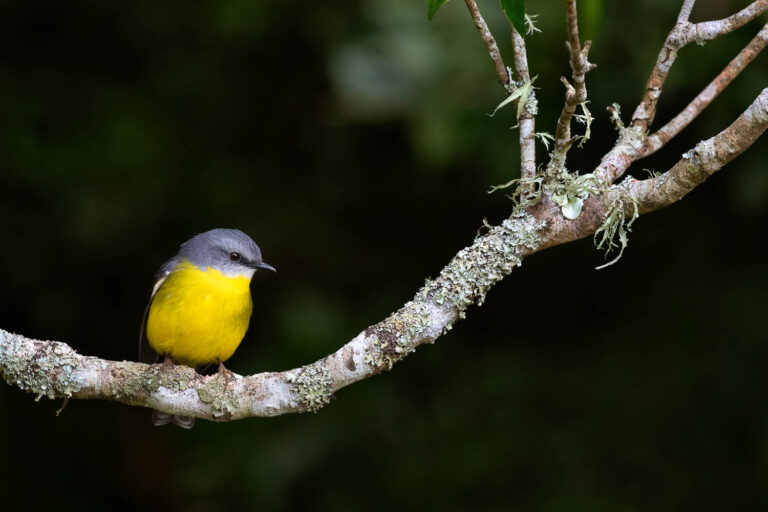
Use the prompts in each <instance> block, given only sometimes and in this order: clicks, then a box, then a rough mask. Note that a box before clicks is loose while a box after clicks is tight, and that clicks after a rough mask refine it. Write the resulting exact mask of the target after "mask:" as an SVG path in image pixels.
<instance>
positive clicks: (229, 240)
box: [177, 229, 275, 278]
mask: <svg viewBox="0 0 768 512" xmlns="http://www.w3.org/2000/svg"><path fill="white" fill-rule="evenodd" d="M177 257H178V258H180V259H186V260H189V261H190V262H191V263H192V264H194V265H195V266H196V267H199V268H201V269H203V270H205V269H207V268H208V267H211V268H213V269H216V270H218V271H220V272H222V273H223V274H225V275H227V276H230V277H234V276H246V277H249V278H250V277H251V276H253V273H254V272H255V271H256V270H257V269H265V270H271V271H272V272H274V271H275V268H274V267H273V266H272V265H268V264H267V263H264V260H262V259H261V249H259V246H258V245H256V242H254V241H253V240H251V237H249V236H248V235H246V234H245V233H243V232H242V231H240V230H237V229H212V230H210V231H206V232H205V233H200V234H199V235H196V236H194V237H193V238H191V239H189V240H187V241H186V242H184V243H183V244H181V248H180V249H179V253H178V255H177Z"/></svg>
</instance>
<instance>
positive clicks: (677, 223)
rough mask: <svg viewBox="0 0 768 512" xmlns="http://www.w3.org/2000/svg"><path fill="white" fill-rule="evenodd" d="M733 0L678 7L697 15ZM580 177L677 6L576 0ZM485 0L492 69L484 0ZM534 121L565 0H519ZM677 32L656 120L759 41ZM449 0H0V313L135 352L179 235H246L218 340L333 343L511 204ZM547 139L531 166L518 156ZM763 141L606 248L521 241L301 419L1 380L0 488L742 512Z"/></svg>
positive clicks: (261, 367) (761, 375)
mask: <svg viewBox="0 0 768 512" xmlns="http://www.w3.org/2000/svg"><path fill="white" fill-rule="evenodd" d="M744 4H745V2H744V1H736V0H701V1H700V2H698V3H697V6H696V10H695V12H694V19H695V20H703V19H712V18H716V17H722V16H726V15H728V14H730V13H732V12H734V11H736V10H737V9H740V8H741V7H743V5H744ZM579 5H580V7H581V8H582V10H583V18H582V28H583V30H582V33H583V36H584V37H585V38H591V39H593V40H594V45H593V49H592V53H591V58H590V60H592V61H593V62H596V63H597V64H598V65H599V68H598V69H597V70H595V71H593V72H592V73H590V74H589V76H588V87H589V94H590V100H591V109H592V112H593V113H594V114H595V115H596V121H595V123H594V124H593V126H592V132H593V136H592V140H591V141H590V143H589V144H587V145H586V146H585V148H584V149H581V150H576V149H574V150H573V151H572V152H571V154H570V155H569V165H570V167H571V168H572V169H581V170H589V169H592V168H593V167H594V166H595V164H596V163H597V161H598V159H599V157H600V155H601V154H602V153H603V152H605V151H606V150H607V149H608V148H610V146H611V144H612V143H613V141H614V140H615V133H614V132H613V129H612V127H611V126H610V123H609V121H608V116H607V114H606V113H605V110H604V109H605V107H606V106H607V105H609V104H611V103H612V102H614V101H615V102H618V103H620V104H621V105H622V106H623V107H624V111H625V113H624V115H625V116H628V115H629V114H630V113H631V109H632V107H633V106H634V104H635V103H636V101H637V100H638V98H639V97H640V94H641V91H642V89H643V87H644V85H645V80H646V78H647V74H648V71H649V69H650V66H651V65H652V63H653V62H654V60H655V56H656V53H657V51H658V48H659V46H660V44H661V42H662V41H663V39H664V37H665V34H666V32H667V31H668V30H669V28H670V27H671V25H672V23H673V22H674V19H675V16H676V12H677V9H678V8H679V2H670V1H669V0H646V1H644V2H626V1H622V0H583V1H580V2H579ZM480 7H481V9H482V10H483V13H484V14H485V16H486V19H487V21H488V22H489V24H490V25H491V28H492V30H493V31H494V33H495V34H496V36H497V39H498V40H499V44H500V46H501V51H502V53H503V55H504V56H505V57H506V59H507V61H508V62H509V63H511V43H510V40H509V37H508V35H507V34H508V31H507V29H506V21H505V18H504V14H503V13H502V11H501V9H500V8H499V3H498V1H497V0H481V1H480ZM528 12H529V13H530V14H538V15H539V18H538V19H537V21H538V26H539V27H540V28H541V29H542V33H541V34H536V35H534V36H532V37H529V38H528V45H529V61H530V64H531V74H532V75H538V77H539V78H538V80H537V82H536V85H537V87H540V89H539V90H538V91H537V94H538V98H539V105H540V115H539V117H538V119H537V127H538V128H539V130H543V131H553V129H554V124H555V122H556V120H557V116H558V114H559V112H560V108H561V106H562V96H563V91H562V87H561V85H560V83H559V80H558V79H559V76H560V75H567V74H568V73H569V67H568V61H567V54H566V51H565V48H564V46H563V40H564V37H565V31H564V17H563V13H562V8H561V6H560V5H559V4H558V3H557V2H549V1H546V0H530V1H529V2H528ZM757 29H758V25H757V23H752V24H750V25H749V26H748V27H747V28H745V29H743V30H740V31H738V32H736V33H734V34H731V35H729V36H727V37H724V38H722V39H719V40H717V41H713V42H711V43H709V44H707V45H706V46H705V47H698V46H692V47H690V48H686V49H685V50H683V51H682V52H681V55H680V57H679V59H678V62H677V63H676V64H675V67H674V68H673V71H672V73H671V75H670V78H669V81H668V84H667V86H666V87H665V91H664V95H663V97H662V99H661V102H660V105H659V108H660V112H659V116H658V123H657V125H660V123H663V122H665V121H666V120H667V119H669V118H671V117H672V116H673V115H675V114H676V113H677V112H678V111H679V110H680V109H681V108H682V107H683V106H684V105H685V104H686V103H687V102H688V101H689V100H690V99H691V98H692V97H693V96H694V95H695V94H697V93H698V91H699V90H701V88H703V87H704V86H705V85H706V84H707V83H708V82H709V81H710V80H711V79H712V78H713V77H714V76H715V75H716V73H717V72H718V71H719V70H720V69H721V68H722V67H723V66H724V65H725V64H726V63H727V62H728V61H729V60H730V59H731V58H732V57H733V56H734V55H735V54H736V53H737V52H738V51H739V49H740V48H742V47H743V46H744V45H745V44H746V43H747V42H748V41H749V40H750V39H751V38H752V37H753V35H754V34H755V33H756V31H757ZM765 58H766V57H765V56H761V57H759V58H758V60H757V61H756V62H755V63H754V64H753V65H752V66H751V67H750V69H748V70H747V72H745V74H744V75H743V76H741V77H739V78H738V79H737V80H736V81H735V82H734V83H733V84H732V85H731V86H730V87H729V88H728V90H727V91H726V92H725V93H724V94H723V95H722V96H721V97H720V98H718V99H717V100H716V101H715V102H714V103H713V104H712V106H711V107H710V108H709V109H708V110H707V111H706V112H705V113H704V115H702V116H701V118H700V119H697V120H696V121H695V122H694V123H693V124H692V125H691V127H690V129H689V130H687V131H686V132H684V134H683V135H681V136H680V137H679V139H678V140H675V141H674V142H673V143H672V144H670V145H669V147H668V148H666V149H665V150H664V151H661V152H660V153H659V154H658V155H655V156H654V157H652V158H649V159H648V160H647V161H644V162H641V163H640V164H639V165H638V166H636V167H637V168H636V169H634V168H633V172H634V173H635V174H636V175H637V176H638V177H644V176H645V173H644V171H643V170H642V169H643V168H648V169H654V170H657V171H660V170H664V169H666V168H668V167H669V166H670V165H672V164H673V163H674V162H675V161H677V160H678V159H679V157H680V154H682V153H683V152H684V151H686V150H687V149H689V148H690V147H691V146H692V145H693V144H694V143H695V142H697V141H698V140H701V139H702V138H705V137H709V136H711V135H713V134H714V133H716V132H717V131H719V130H721V129H722V128H724V127H725V126H726V125H727V124H728V123H730V122H731V120H732V119H734V118H735V116H737V115H738V114H739V113H740V112H741V111H742V110H743V109H744V108H745V107H746V106H747V105H748V104H749V103H750V102H751V101H752V99H753V98H754V97H755V96H756V95H757V94H758V92H759V91H760V90H761V89H762V88H763V87H765V84H766V83H767V82H768V80H767V79H768V72H767V71H766V69H767V68H766V65H765ZM502 97H503V91H502V89H501V88H500V87H499V86H498V83H497V81H496V78H495V74H494V71H493V67H492V65H491V62H490V60H489V58H488V56H487V54H486V52H485V49H484V47H483V44H482V41H481V40H480V38H479V37H478V35H477V33H476V29H475V27H474V26H473V24H472V21H471V19H470V18H469V16H468V15H467V12H466V7H465V6H464V5H462V2H448V3H447V4H445V5H444V6H443V7H442V8H441V10H440V15H439V16H436V17H435V18H434V20H433V21H432V22H429V23H428V22H427V20H426V19H425V16H424V2H423V1H419V2H414V1H412V0H354V1H353V0H339V1H337V2H297V1H294V0H285V1H283V2H269V3H265V2H248V1H245V0H224V1H222V0H219V1H202V2H192V3H189V2H180V1H169V2H154V3H146V2H127V1H122V0H118V1H115V2H96V1H93V0H90V1H87V0H76V1H74V2H66V3H62V2H53V1H39V2H20V1H15V2H14V1H7V0H5V1H0V119H1V121H0V232H1V233H2V235H3V241H2V246H1V248H2V250H1V251H0V254H1V256H0V257H1V258H2V260H1V261H2V267H0V279H1V280H2V282H3V286H2V288H1V289H0V290H1V291H0V326H1V327H2V328H5V329H10V330H12V331H17V332H21V333H24V334H26V335H28V336H33V337H37V338H42V339H56V340H62V341H65V342H68V343H70V344H71V345H72V346H73V347H75V348H76V349H77V350H79V351H81V352H82V353H84V354H89V355H94V356H99V357H105V358H111V359H133V358H135V355H136V348H137V347H136V345H137V330H138V326H139V322H140V317H141V313H142V310H143V307H144V304H145V301H146V299H147V296H148V293H149V287H150V284H151V276H152V275H153V273H154V272H155V270H156V269H157V267H158V266H159V265H160V264H161V263H162V262H163V261H164V260H165V259H166V258H168V257H169V256H171V255H172V254H173V253H174V252H175V250H176V248H177V246H178V244H179V243H181V242H182V241H184V240H185V239H187V238H189V237H190V236H191V235H192V234H194V233H197V232H200V231H204V230H206V229H210V228H213V227H238V228H240V229H243V230H244V231H246V232H248V233H249V234H251V235H252V236H253V237H254V238H255V239H256V240H257V242H258V243H259V244H260V245H261V247H262V249H263V252H264V254H265V258H266V259H267V261H269V262H270V263H273V264H274V265H275V266H276V267H277V268H278V271H279V272H278V274H276V275H274V276H273V275H268V276H263V275H261V274H259V275H257V276H256V279H255V282H254V285H253V295H254V302H255V306H256V308H255V313H254V318H253V322H252V326H251V329H250V331H249V333H248V335H247V337H246V339H245V341H244V343H243V345H242V346H241V348H240V349H239V350H238V352H237V353H236V355H235V356H234V357H233V358H232V359H231V360H230V362H229V363H228V365H229V367H230V368H232V369H233V370H234V371H237V372H240V373H254V372H260V371H269V370H280V369H287V368H291V367H295V366H298V365H301V364H305V363H308V362H311V361H313V360H315V359H317V358H319V357H322V356H323V355H325V354H327V353H329V352H331V351H333V350H336V349H337V348H338V347H339V346H341V344H342V343H344V342H345V341H347V340H348V339H350V338H351V337H353V336H354V335H356V334H357V333H358V332H359V331H360V330H361V329H363V328H365V327H366V326H368V325H370V324H371V323H373V322H376V321H378V320H380V319H382V318H384V317H385V316H386V315H387V314H388V313H390V312H391V311H393V310H395V309H396V308H397V307H399V306H400V305H401V304H402V303H403V302H405V301H406V300H407V299H408V298H409V297H410V296H411V294H413V293H414V292H415V290H416V289H417V288H418V287H419V285H420V284H421V283H422V282H423V280H424V278H426V277H427V276H434V275H435V274H436V273H437V272H438V271H439V269H440V268H441V267H442V266H443V265H444V264H445V263H446V262H447V261H448V260H449V258H450V257H451V256H452V255H453V254H454V253H455V252H456V251H457V250H458V249H460V248H461V247H463V246H465V245H467V244H469V243H470V242H471V241H472V238H473V236H474V235H475V233H476V231H477V228H478V227H479V226H480V225H481V223H482V219H483V218H484V217H487V218H488V219H489V221H491V222H498V221H499V220H501V219H503V218H504V216H505V215H508V213H509V210H510V203H509V201H508V200H507V199H506V198H505V197H504V196H503V195H502V194H494V195H492V196H488V195H487V194H486V192H487V190H488V189H489V187H490V186H491V185H495V184H498V183H503V182H506V181H508V180H509V179H511V178H514V177H515V176H516V174H517V173H518V163H517V162H518V148H517V132H516V131H515V130H510V126H512V125H513V124H514V120H513V118H512V116H513V113H512V110H509V111H501V112H500V113H499V114H498V115H496V116H495V117H493V118H490V117H488V116H487V115H486V114H487V113H488V112H490V111H491V110H492V109H493V107H494V106H495V105H496V104H498V103H499V101H500V100H501V99H502ZM539 149H540V152H539V158H544V157H545V152H544V151H542V150H543V148H541V147H540V148H539ZM765 153H766V145H765V144H764V143H763V142H762V141H761V142H759V143H758V144H757V145H756V146H755V147H753V148H751V149H750V150H749V151H748V152H747V153H746V154H745V155H744V156H743V157H740V158H739V159H738V160H737V161H736V162H735V163H734V164H732V165H730V166H729V167H728V168H727V169H725V170H724V171H723V172H721V173H719V174H718V175H717V176H715V177H713V178H712V179H710V180H709V181H708V182H707V183H706V184H704V185H703V186H701V187H700V188H699V189H697V190H696V191H695V192H694V193H692V194H691V195H690V196H689V197H687V198H686V199H685V200H684V201H682V202H681V203H680V204H678V205H676V206H674V207H671V208H668V209H665V210H663V211H661V212H658V213H654V214H651V215H648V216H644V217H642V218H641V219H640V220H638V221H637V223H636V224H635V226H634V231H633V233H632V235H631V237H630V245H629V248H628V250H627V251H626V252H625V255H624V257H623V259H622V261H621V262H619V264H617V265H614V266H613V267H610V268H609V269H607V270H604V271H600V272H596V271H594V270H593V267H594V266H596V265H598V264H600V263H601V262H603V260H602V254H601V253H599V252H597V251H596V250H595V249H594V248H593V246H592V244H591V242H590V241H586V240H585V241H582V242H579V243H574V244H569V245H567V246H563V247H560V248H555V249H551V250H548V251H545V252H543V253H542V254H540V255H537V256H535V257H534V258H531V259H530V260H527V261H526V262H525V265H524V267H523V268H522V269H521V270H520V271H516V272H515V273H514V275H513V276H511V277H510V278H508V279H507V280H506V281H505V282H503V283H501V284H500V285H499V286H497V287H496V288H495V289H494V290H493V291H492V292H491V294H490V296H489V297H488V300H487V302H486V305H485V306H483V307H482V308H473V309H472V310H471V311H469V315H468V319H467V320H466V321H464V322H461V323H460V324H458V325H457V326H456V328H455V329H454V330H453V331H452V332H451V333H450V334H448V335H447V336H445V337H443V338H441V339H440V340H439V341H438V342H437V343H436V344H435V346H429V347H424V348H422V349H420V350H419V351H418V352H417V353H416V354H414V355H412V356H411V357H409V358H408V359H407V360H406V361H405V362H403V363H402V364H399V365H398V366H396V367H395V368H394V369H393V371H392V372H391V373H388V374H385V375H382V376H378V377H375V378H373V379H370V380H366V381H363V382H360V383H358V384H355V385H354V386H352V387H350V388H349V389H345V390H343V391H341V392H339V393H338V400H335V401H334V402H333V403H332V404H331V405H330V406H329V407H327V408H326V409H324V410H322V411H321V412H320V413H319V414H317V415H301V416H286V417H279V418H273V419H250V420H245V421H239V422H234V423H230V424H214V423H209V422H200V423H199V424H198V425H197V426H196V427H195V429H194V430H192V431H190V432H184V431H181V430H179V429H171V428H163V429H158V428H154V427H152V426H151V425H150V423H149V412H148V411H146V410H141V409H137V408H129V407H125V406H121V405H118V404H112V403H107V402H86V401H75V402H73V403H70V405H69V406H68V408H67V409H66V410H65V411H64V412H63V413H62V415H61V416H59V417H56V416H55V415H54V411H55V410H56V409H57V408H58V407H59V405H60V404H59V403H51V402H41V403H35V402H34V400H33V399H32V397H31V396H28V395H25V394H23V393H22V392H20V391H19V390H17V389H14V388H10V387H7V386H3V387H2V388H0V450H2V453H3V454H4V455H3V457H4V464H3V465H2V469H1V470H0V482H2V489H3V490H4V491H5V492H4V493H3V500H4V502H3V503H4V507H5V508H7V509H8V510H23V509H37V508H43V507H45V508H55V509H79V510H91V509H94V510H95V509H104V508H105V507H106V506H109V507H111V508H114V509H133V508H142V509H145V510H154V509H158V510H159V509H164V510H172V509H188V510H200V511H204V510H219V509H225V508H234V507H240V508H246V509H259V510H295V509H297V508H298V507H310V508H312V509H321V510H328V509H333V510H339V511H344V510H376V509H382V510H383V509H392V508H404V509H416V508H421V509H426V510H468V509H471V510H475V509H481V510H509V509H515V510H542V511H555V510H590V511H599V510H681V509H683V510H685V509H694V508H695V509H715V510H721V509H728V510H733V509H737V510H756V509H761V508H765V507H766V506H767V505H768V491H766V486H765V479H766V474H767V472H768V413H766V408H765V404H764V396H763V395H764V390H765V389H766V386H768V343H766V336H765V310H766V307H767V306H768V300H766V290H768V269H766V265H765V257H764V252H763V247H762V246H763V245H764V243H763V242H764V240H763V237H764V230H763V229H760V228H759V226H763V225H765V223H766V222H767V221H768V207H767V206H766V205H768V178H766V173H765V172H764V169H763V167H764V162H765V159H766V158H767V157H768V155H766V154H765Z"/></svg>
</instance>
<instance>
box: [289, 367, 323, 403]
mask: <svg viewBox="0 0 768 512" xmlns="http://www.w3.org/2000/svg"><path fill="white" fill-rule="evenodd" d="M285 380H286V381H288V382H289V383H290V384H291V391H292V392H293V393H294V394H295V395H297V396H298V399H299V402H301V403H302V404H303V405H304V406H305V407H306V408H307V409H309V410H310V411H312V412H317V411H319V410H320V409H321V408H322V407H323V406H324V405H326V404H328V403H330V402H331V397H332V396H333V380H332V379H331V374H330V373H329V372H328V370H327V369H326V368H325V367H324V366H322V364H321V363H314V364H310V365H307V366H304V367H302V368H301V369H299V370H297V371H295V372H290V373H288V374H286V376H285Z"/></svg>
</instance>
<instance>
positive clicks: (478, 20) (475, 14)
mask: <svg viewBox="0 0 768 512" xmlns="http://www.w3.org/2000/svg"><path fill="white" fill-rule="evenodd" d="M464 3H466V4H467V9H469V14H470V15H471V16H472V19H473V20H474V22H475V26H476V27H477V30H478V32H480V37H481V38H482V39H483V43H485V47H486V48H487V49H488V55H490V56H491V60H493V67H494V68H495V69H496V75H497V76H498V77H499V82H500V83H501V85H507V84H509V73H507V67H506V66H505V65H504V61H503V60H502V58H501V52H499V45H497V44H496V39H495V38H494V37H493V34H491V29H490V28H488V24H487V23H486V22H485V20H484V19H483V15H482V14H480V9H479V8H478V7H477V2H476V1H475V0H464Z"/></svg>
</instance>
